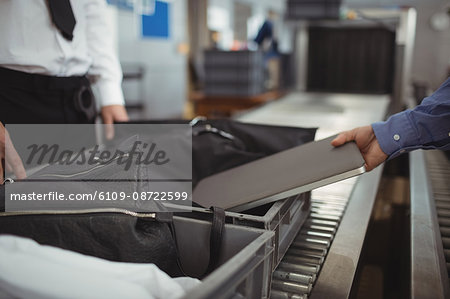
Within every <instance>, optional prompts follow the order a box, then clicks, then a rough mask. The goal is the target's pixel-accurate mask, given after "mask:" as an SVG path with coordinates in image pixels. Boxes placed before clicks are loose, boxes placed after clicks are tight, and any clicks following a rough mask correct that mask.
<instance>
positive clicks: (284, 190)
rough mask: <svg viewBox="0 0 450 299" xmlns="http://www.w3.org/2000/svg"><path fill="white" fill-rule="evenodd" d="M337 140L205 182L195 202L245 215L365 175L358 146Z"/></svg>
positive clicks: (303, 147) (285, 153)
mask: <svg viewBox="0 0 450 299" xmlns="http://www.w3.org/2000/svg"><path fill="white" fill-rule="evenodd" d="M333 138H334V136H333V137H329V138H326V139H323V140H319V141H315V142H310V143H307V144H304V145H301V146H297V147H294V148H292V149H289V150H286V151H282V152H279V153H277V154H274V155H271V156H268V157H265V158H262V159H259V160H256V161H253V162H250V163H247V164H244V165H241V166H238V167H234V168H232V169H229V170H226V171H223V172H220V173H218V174H215V175H212V176H209V177H206V178H204V179H203V180H201V181H200V182H199V183H198V185H197V186H196V188H195V189H194V191H193V201H194V202H195V203H197V204H199V205H201V206H203V207H206V208H209V207H211V206H217V207H221V208H223V209H225V210H229V211H235V212H241V211H244V210H247V209H250V208H253V207H256V206H260V205H263V204H266V203H269V202H273V201H277V200H280V199H284V198H287V197H289V196H293V195H296V194H300V193H303V192H307V191H311V190H313V189H316V188H318V187H321V186H324V185H328V184H331V183H334V182H337V181H340V180H344V179H347V178H350V177H352V176H356V175H359V174H362V173H364V172H365V168H364V159H363V157H362V156H361V153H360V152H359V149H358V147H357V146H356V144H355V143H353V142H350V143H346V144H344V145H343V146H340V147H337V148H335V147H333V146H332V145H331V144H330V142H331V140H333Z"/></svg>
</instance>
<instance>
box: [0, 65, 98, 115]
mask: <svg viewBox="0 0 450 299" xmlns="http://www.w3.org/2000/svg"><path fill="white" fill-rule="evenodd" d="M2 86H4V87H15V88H19V89H22V90H28V91H44V90H45V91H68V92H71V93H73V102H74V106H75V109H76V110H77V111H78V112H80V113H83V114H84V115H85V116H86V119H87V120H89V121H90V120H94V119H95V117H96V115H97V110H96V107H95V99H94V94H93V93H92V90H91V87H90V82H89V80H88V78H87V77H86V76H73V77H55V76H47V75H40V74H30V73H25V72H20V71H15V70H10V69H6V68H2V67H0V88H2Z"/></svg>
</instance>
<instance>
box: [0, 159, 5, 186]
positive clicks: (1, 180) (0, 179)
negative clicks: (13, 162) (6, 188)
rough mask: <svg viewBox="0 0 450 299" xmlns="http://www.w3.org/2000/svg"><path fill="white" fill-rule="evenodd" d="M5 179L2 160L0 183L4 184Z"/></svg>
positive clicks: (0, 163) (0, 162) (0, 164)
mask: <svg viewBox="0 0 450 299" xmlns="http://www.w3.org/2000/svg"><path fill="white" fill-rule="evenodd" d="M3 180H4V176H3V162H2V161H1V160H0V185H3Z"/></svg>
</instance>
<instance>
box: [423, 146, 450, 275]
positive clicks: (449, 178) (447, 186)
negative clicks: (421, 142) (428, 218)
mask: <svg viewBox="0 0 450 299" xmlns="http://www.w3.org/2000/svg"><path fill="white" fill-rule="evenodd" d="M426 161H427V169H428V174H429V178H430V183H431V189H432V194H433V198H434V202H435V205H436V212H437V216H438V223H439V230H440V233H441V238H442V245H443V246H444V256H445V261H446V268H447V274H448V277H449V278H450V161H449V160H448V158H447V157H446V156H445V155H444V153H443V152H440V151H429V152H427V153H426Z"/></svg>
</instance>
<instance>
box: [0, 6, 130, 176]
mask: <svg viewBox="0 0 450 299" xmlns="http://www.w3.org/2000/svg"><path fill="white" fill-rule="evenodd" d="M106 10H107V6H106V0H1V1H0V40H1V42H0V123H1V124H0V131H1V132H0V137H3V136H5V131H4V127H3V124H35V123H43V124H49V123H50V124H51V123H93V122H94V121H95V117H96V115H97V113H96V110H95V106H96V105H95V102H94V99H93V96H92V92H91V89H90V84H91V83H93V84H95V85H96V90H98V94H97V95H98V97H97V99H96V100H97V102H98V106H99V107H100V115H101V117H102V119H103V122H104V123H105V124H112V123H113V122H114V121H127V120H128V115H127V112H126V110H125V108H124V99H123V93H122V89H121V81H122V71H121V68H120V64H119V62H118V59H117V57H116V55H115V51H114V46H113V40H112V33H111V28H109V25H108V24H109V22H108V19H107V11H106ZM4 145H5V140H4V138H3V140H1V141H0V147H2V148H1V149H0V160H3V159H4V152H5V147H4ZM6 150H7V149H6ZM2 168H3V167H2V163H0V173H3V169H2ZM0 183H1V181H0Z"/></svg>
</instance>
